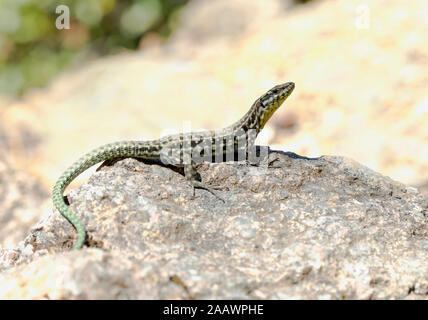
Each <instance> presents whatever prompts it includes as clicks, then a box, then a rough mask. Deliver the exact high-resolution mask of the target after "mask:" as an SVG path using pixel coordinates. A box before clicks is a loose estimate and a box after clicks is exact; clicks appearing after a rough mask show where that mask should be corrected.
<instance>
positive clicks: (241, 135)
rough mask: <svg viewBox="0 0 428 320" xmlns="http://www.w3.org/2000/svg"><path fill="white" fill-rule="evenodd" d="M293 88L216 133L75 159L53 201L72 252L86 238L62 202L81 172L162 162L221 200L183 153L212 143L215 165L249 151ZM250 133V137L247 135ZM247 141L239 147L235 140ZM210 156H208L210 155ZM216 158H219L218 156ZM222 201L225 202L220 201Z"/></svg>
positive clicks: (120, 146)
mask: <svg viewBox="0 0 428 320" xmlns="http://www.w3.org/2000/svg"><path fill="white" fill-rule="evenodd" d="M293 89H294V83H292V82H287V83H284V84H280V85H277V86H275V87H273V88H272V89H271V90H269V91H268V92H266V93H265V94H264V95H262V96H261V97H260V98H258V99H257V100H256V101H255V102H254V104H253V105H252V106H251V108H250V110H249V111H248V112H247V113H246V114H245V115H244V116H243V117H242V118H241V119H240V120H239V121H237V122H236V123H234V124H232V125H231V126H229V127H226V128H224V129H222V130H218V131H203V132H191V133H185V134H179V135H171V136H167V137H164V138H161V139H158V140H152V141H123V142H116V143H111V144H107V145H104V146H101V147H99V148H97V149H95V150H93V151H92V152H90V153H88V154H86V155H84V156H83V157H81V158H80V159H79V160H77V161H76V162H75V163H74V164H73V165H72V166H71V167H70V168H68V169H67V170H66V171H65V172H64V174H63V175H62V176H61V177H60V178H59V179H58V181H57V182H56V184H55V186H54V188H53V192H52V198H53V203H54V205H55V207H56V208H57V209H58V211H59V212H60V213H61V214H62V215H63V216H64V217H65V218H66V219H67V220H68V221H69V222H70V223H71V224H72V225H73V226H74V228H75V229H76V231H77V242H76V244H75V245H74V247H73V250H76V249H79V248H81V247H82V246H83V244H84V242H85V238H86V231H85V226H84V225H83V224H82V222H81V221H80V219H79V218H78V217H77V216H76V215H75V214H74V213H73V212H72V211H71V210H70V208H69V206H68V205H67V204H66V203H65V201H64V197H63V193H64V191H65V189H66V188H67V186H68V185H69V184H70V183H71V182H72V181H73V180H74V179H75V178H76V177H77V176H78V175H79V174H81V173H82V172H83V171H85V170H86V169H88V168H90V167H92V166H93V165H95V164H97V163H99V162H102V161H106V162H109V161H112V160H114V159H119V158H141V159H150V160H153V159H155V160H159V159H160V160H161V161H162V162H163V163H164V164H170V165H174V166H177V167H182V168H184V174H185V177H186V178H187V179H188V180H189V182H190V183H191V184H192V186H193V191H194V188H201V189H205V190H207V191H209V192H211V193H213V194H214V195H215V196H217V197H218V198H220V199H221V200H223V199H222V198H221V197H220V196H218V195H217V193H216V192H215V191H214V190H217V189H218V187H215V186H209V185H206V184H204V183H202V182H200V181H199V180H198V175H197V172H196V168H195V166H196V162H195V161H194V160H193V159H190V161H188V160H186V159H183V154H192V155H193V154H194V153H192V152H195V151H196V154H203V153H204V150H203V147H204V146H201V145H202V142H203V141H207V139H208V141H209V142H211V152H212V157H213V158H214V157H215V162H223V161H224V155H225V154H226V153H227V152H230V151H232V152H236V151H239V150H241V149H242V150H245V152H246V155H247V156H248V152H249V150H250V149H251V148H252V147H253V146H254V140H255V138H256V137H257V134H258V133H259V132H260V131H261V130H262V129H263V127H264V125H265V124H266V122H267V121H268V120H269V119H270V117H271V116H272V114H273V113H274V112H275V111H276V110H277V109H278V108H279V107H280V106H281V104H282V103H283V102H284V101H285V99H287V97H288V96H289V95H290V94H291V92H292V91H293ZM250 133H252V134H250ZM240 139H244V140H245V141H246V144H245V146H242V145H241V144H239V143H238V141H242V140H240ZM165 150H182V151H183V152H182V153H180V152H178V154H175V155H174V154H173V155H170V154H166V153H165ZM210 156H211V155H210ZM217 156H218V157H217ZM223 201H224V200H223Z"/></svg>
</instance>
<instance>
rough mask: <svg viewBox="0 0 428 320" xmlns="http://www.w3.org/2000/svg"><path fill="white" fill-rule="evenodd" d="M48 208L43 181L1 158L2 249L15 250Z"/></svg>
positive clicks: (48, 200) (0, 220)
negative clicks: (41, 182)
mask: <svg viewBox="0 0 428 320" xmlns="http://www.w3.org/2000/svg"><path fill="white" fill-rule="evenodd" d="M0 140H1V139H0ZM0 146H1V141H0ZM45 209H49V210H50V199H49V193H48V192H47V190H45V188H44V187H43V186H42V185H41V184H40V181H39V180H38V179H36V178H34V177H32V176H30V175H29V174H27V173H25V172H21V171H17V170H16V168H15V167H14V166H13V165H12V161H9V160H8V159H6V157H4V156H3V155H0V228H1V232H0V247H3V248H13V247H15V246H16V245H17V244H18V242H19V241H21V240H22V239H23V238H24V237H25V235H26V234H27V233H28V231H29V229H30V227H31V226H32V225H34V224H35V223H36V222H37V221H38V220H39V219H40V217H41V216H42V214H43V212H44V211H45Z"/></svg>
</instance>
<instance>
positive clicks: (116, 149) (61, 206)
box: [52, 142, 139, 250]
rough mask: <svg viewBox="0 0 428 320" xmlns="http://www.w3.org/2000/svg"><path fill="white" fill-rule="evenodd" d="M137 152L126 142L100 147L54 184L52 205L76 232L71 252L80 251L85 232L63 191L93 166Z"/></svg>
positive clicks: (80, 160) (136, 153)
mask: <svg viewBox="0 0 428 320" xmlns="http://www.w3.org/2000/svg"><path fill="white" fill-rule="evenodd" d="M138 152H139V150H138V148H137V144H135V143H132V142H128V144H127V143H123V142H122V143H121V142H117V143H111V144H107V145H104V146H101V147H99V148H97V149H95V150H93V151H92V152H90V153H88V154H86V155H84V156H83V157H81V158H80V159H79V160H77V161H76V162H75V163H74V164H73V165H72V166H71V167H70V168H68V169H67V171H65V172H64V174H63V175H62V176H61V177H60V178H59V179H58V181H57V182H56V184H55V186H54V188H53V191H52V200H53V204H54V205H55V207H56V208H57V209H58V211H59V212H60V213H61V215H62V216H63V217H65V218H66V219H67V220H68V221H69V222H70V223H71V224H72V225H73V226H74V228H75V229H76V231H77V242H76V244H75V245H74V247H73V250H77V249H80V248H81V247H82V246H83V243H84V242H85V239H86V231H85V226H84V225H83V223H82V222H81V221H80V219H79V217H78V216H76V214H75V213H74V212H73V211H71V209H70V207H69V206H68V205H67V204H66V203H65V201H64V197H63V193H64V191H65V189H66V188H67V186H68V185H69V184H70V183H71V182H72V181H73V180H74V179H75V178H76V177H77V176H78V175H79V174H81V173H82V172H83V171H85V170H86V169H88V168H90V167H92V166H93V165H95V164H97V163H99V162H101V161H104V160H107V159H110V158H114V157H120V156H121V155H126V156H127V157H132V154H135V156H136V155H138Z"/></svg>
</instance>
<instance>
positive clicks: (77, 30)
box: [0, 0, 188, 95]
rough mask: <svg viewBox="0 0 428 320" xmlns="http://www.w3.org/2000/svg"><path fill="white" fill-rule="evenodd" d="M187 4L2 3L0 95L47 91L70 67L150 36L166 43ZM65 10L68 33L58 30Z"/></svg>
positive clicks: (121, 0) (161, 0)
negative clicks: (67, 15)
mask: <svg viewBox="0 0 428 320" xmlns="http://www.w3.org/2000/svg"><path fill="white" fill-rule="evenodd" d="M187 2H188V0H0V92H1V93H6V94H9V95H19V94H22V93H23V92H24V91H25V90H26V89H28V88H30V87H40V86H44V85H45V84H46V83H47V82H48V81H49V80H50V79H51V78H52V77H53V76H54V75H55V74H57V73H58V72H60V71H62V70H64V69H65V68H66V67H67V66H70V64H72V63H78V61H82V60H84V59H87V58H88V57H93V56H99V55H105V54H110V53H114V52H117V50H121V49H130V50H132V49H136V48H138V46H139V44H140V41H141V39H142V38H143V37H144V36H145V35H146V34H148V33H152V34H155V35H156V36H157V37H159V38H160V39H165V38H167V37H168V36H169V35H170V33H171V32H172V31H173V30H174V28H175V26H176V24H177V16H178V14H179V12H180V9H181V8H182V7H183V6H184V5H185V4H186V3H187ZM61 5H65V6H67V8H68V9H69V10H68V11H69V17H70V19H69V26H70V28H69V29H58V27H57V24H56V22H57V21H58V20H59V19H60V18H61V15H62V14H63V13H64V11H58V13H57V12H56V10H57V8H61V7H59V6H61ZM61 21H65V20H61ZM76 61H77V62H76Z"/></svg>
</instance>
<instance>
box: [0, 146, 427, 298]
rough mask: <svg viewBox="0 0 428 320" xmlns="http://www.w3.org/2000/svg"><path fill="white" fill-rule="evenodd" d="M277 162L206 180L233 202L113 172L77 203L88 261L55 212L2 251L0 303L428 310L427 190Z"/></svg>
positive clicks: (345, 165)
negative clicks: (384, 302) (367, 302)
mask: <svg viewBox="0 0 428 320" xmlns="http://www.w3.org/2000/svg"><path fill="white" fill-rule="evenodd" d="M269 157H270V158H271V159H275V158H277V161H275V162H274V163H273V164H272V166H274V167H272V168H267V167H266V166H265V165H264V163H266V162H263V163H262V164H260V165H259V166H252V165H248V164H244V163H222V164H202V165H200V166H199V167H198V172H199V173H200V174H201V177H202V180H203V181H205V182H207V183H209V184H212V185H221V186H224V187H225V188H224V190H222V191H219V192H220V193H221V195H222V197H224V199H225V202H224V203H223V202H222V201H220V200H219V199H218V198H216V197H215V196H213V195H212V194H211V193H209V192H207V191H205V190H196V193H195V196H193V194H192V188H191V186H190V185H189V183H188V182H187V181H186V179H185V178H184V177H183V176H182V175H181V174H180V173H179V172H175V171H174V170H171V169H170V168H167V167H164V166H160V165H158V164H147V163H143V162H140V161H137V160H135V159H125V160H122V161H119V162H117V163H116V164H114V165H113V166H106V167H103V168H102V169H101V170H99V171H97V172H96V173H95V174H94V175H93V176H92V177H91V178H90V179H89V181H88V182H87V183H86V184H84V185H82V186H81V187H79V188H76V189H72V190H71V191H70V192H69V193H68V195H67V196H68V200H69V202H70V204H71V208H72V210H73V211H74V212H75V213H76V214H77V215H78V216H79V217H81V219H82V221H83V222H84V224H85V225H86V228H87V232H88V234H87V245H89V246H90V247H91V248H87V247H85V248H83V249H81V250H78V251H75V252H69V249H70V248H71V247H72V245H73V243H74V242H75V241H76V233H75V231H74V229H73V228H72V226H71V225H70V224H69V223H68V222H67V221H66V220H65V219H64V218H63V217H62V216H61V215H60V214H59V213H58V211H57V210H54V211H53V212H52V214H51V215H50V216H48V217H47V218H46V219H45V220H43V221H41V222H40V223H39V224H38V225H36V226H35V227H34V228H33V229H32V231H31V233H30V235H28V236H27V238H26V239H25V240H24V241H22V242H21V243H20V244H19V246H18V247H17V248H15V249H14V250H8V251H6V250H3V251H0V262H1V265H3V268H7V269H6V270H4V271H3V272H2V273H1V274H0V288H1V289H0V298H2V299H22V298H27V299H38V298H49V299H101V298H102V299H121V298H124V299H189V298H194V299H290V298H296V299H427V297H428V269H427V266H428V228H427V223H428V216H427V208H428V200H427V199H426V198H424V197H423V196H422V195H421V194H420V193H419V192H418V191H417V189H415V188H412V187H407V186H405V185H403V184H401V183H398V182H395V181H393V180H391V179H390V178H388V177H385V176H382V175H381V174H379V173H376V172H374V171H372V170H370V169H368V168H367V167H364V166H362V165H360V164H358V163H357V162H355V161H353V160H349V159H346V158H342V157H331V156H323V157H320V158H316V159H309V158H304V157H299V156H297V155H295V154H292V153H284V152H273V151H271V152H270V154H269ZM16 283H18V284H19V285H18V286H17V285H16ZM30 289H31V290H30Z"/></svg>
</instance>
